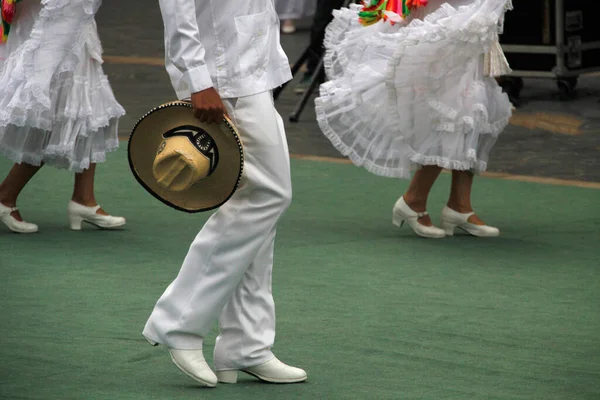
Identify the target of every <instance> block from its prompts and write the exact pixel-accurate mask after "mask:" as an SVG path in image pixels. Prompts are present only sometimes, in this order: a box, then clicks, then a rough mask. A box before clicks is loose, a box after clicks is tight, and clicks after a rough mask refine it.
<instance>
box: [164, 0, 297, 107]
mask: <svg viewBox="0 0 600 400" xmlns="http://www.w3.org/2000/svg"><path fill="white" fill-rule="evenodd" d="M159 3H160V9H161V13H162V16H163V22H164V25H165V50H166V52H165V64H166V68H167V72H168V73H169V76H170V78H171V83H172V84H173V88H174V89H175V92H176V93H177V97H178V98H179V99H184V98H188V97H190V95H191V93H195V92H199V91H201V90H204V89H207V88H209V87H214V88H215V89H216V90H217V92H218V93H219V95H220V96H221V97H222V98H234V97H242V96H249V95H252V94H257V93H260V92H264V91H268V90H271V89H273V88H275V87H277V86H280V85H281V84H283V83H285V82H287V81H288V80H290V79H291V78H292V75H291V71H290V65H289V61H288V58H287V56H286V55H285V53H284V51H283V49H282V47H281V44H280V43H279V39H280V37H279V18H278V16H277V13H276V12H275V7H274V4H273V0H159Z"/></svg>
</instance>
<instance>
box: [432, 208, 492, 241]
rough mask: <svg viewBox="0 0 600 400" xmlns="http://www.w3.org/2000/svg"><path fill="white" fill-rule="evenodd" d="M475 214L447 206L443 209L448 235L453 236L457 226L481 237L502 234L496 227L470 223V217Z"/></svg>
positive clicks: (443, 223)
mask: <svg viewBox="0 0 600 400" xmlns="http://www.w3.org/2000/svg"><path fill="white" fill-rule="evenodd" d="M474 214H475V213H474V212H470V213H464V214H463V213H459V212H457V211H454V210H453V209H451V208H450V207H448V206H445V207H444V209H443V210H442V228H443V229H444V231H445V232H446V235H448V236H453V235H454V229H455V228H460V229H462V230H464V231H466V232H467V233H469V234H471V235H473V236H479V237H495V236H498V235H500V230H499V229H498V228H496V227H493V226H488V225H476V224H472V223H470V222H469V217H471V215H474Z"/></svg>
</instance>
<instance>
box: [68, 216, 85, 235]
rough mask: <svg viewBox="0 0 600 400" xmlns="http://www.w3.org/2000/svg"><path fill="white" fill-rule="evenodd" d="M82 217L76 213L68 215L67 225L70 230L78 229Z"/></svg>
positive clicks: (79, 228)
mask: <svg viewBox="0 0 600 400" xmlns="http://www.w3.org/2000/svg"><path fill="white" fill-rule="evenodd" d="M82 223H83V218H82V217H80V216H78V215H69V227H70V228H71V230H74V231H80V230H81V224H82Z"/></svg>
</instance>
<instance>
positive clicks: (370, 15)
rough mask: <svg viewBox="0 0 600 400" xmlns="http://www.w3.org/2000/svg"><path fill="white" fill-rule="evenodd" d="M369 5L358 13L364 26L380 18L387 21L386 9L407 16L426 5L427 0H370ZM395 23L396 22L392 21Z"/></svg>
mask: <svg viewBox="0 0 600 400" xmlns="http://www.w3.org/2000/svg"><path fill="white" fill-rule="evenodd" d="M370 1H371V2H370V3H369V5H367V4H366V2H367V0H365V5H364V6H363V8H362V9H361V10H360V12H359V13H358V20H359V21H360V23H361V24H362V25H363V26H368V25H372V24H374V23H376V22H379V21H380V20H382V19H383V20H384V21H387V20H388V17H387V15H386V14H385V12H386V11H390V12H393V13H396V14H398V15H400V16H401V17H402V18H406V17H408V16H409V15H410V13H411V11H412V10H415V9H416V8H419V7H425V6H426V5H427V0H370ZM391 24H392V25H393V24H394V22H393V21H392V22H391Z"/></svg>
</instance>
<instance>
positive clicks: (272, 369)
mask: <svg viewBox="0 0 600 400" xmlns="http://www.w3.org/2000/svg"><path fill="white" fill-rule="evenodd" d="M240 371H241V372H245V373H246V374H248V375H252V376H254V377H255V378H258V379H260V380H261V381H263V382H269V383H299V382H304V381H305V380H306V379H307V375H306V371H304V370H303V369H300V368H296V367H291V366H289V365H286V364H284V363H282V362H281V361H279V360H278V359H277V358H275V357H274V358H272V359H271V360H269V361H267V362H265V363H263V364H259V365H255V366H254V367H249V368H244V369H242V370H240ZM216 375H217V379H218V381H219V382H223V383H236V382H237V378H238V371H237V370H223V371H217V372H216Z"/></svg>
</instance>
